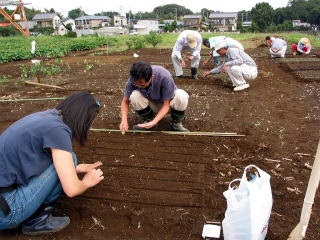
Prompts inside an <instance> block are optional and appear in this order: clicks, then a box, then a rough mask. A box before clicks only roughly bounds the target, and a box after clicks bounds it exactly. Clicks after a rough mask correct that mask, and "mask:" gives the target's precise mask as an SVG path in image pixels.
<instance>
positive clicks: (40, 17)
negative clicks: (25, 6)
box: [32, 13, 58, 21]
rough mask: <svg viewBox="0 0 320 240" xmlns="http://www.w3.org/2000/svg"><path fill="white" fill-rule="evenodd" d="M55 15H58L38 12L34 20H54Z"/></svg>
mask: <svg viewBox="0 0 320 240" xmlns="http://www.w3.org/2000/svg"><path fill="white" fill-rule="evenodd" d="M54 17H58V15H57V14H56V13H38V14H36V15H34V17H33V18H32V20H33V21H37V20H52V19H53V18H54Z"/></svg>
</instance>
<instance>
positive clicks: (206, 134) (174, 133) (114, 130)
mask: <svg viewBox="0 0 320 240" xmlns="http://www.w3.org/2000/svg"><path fill="white" fill-rule="evenodd" d="M90 130H91V131H95V132H121V131H120V130H118V129H104V128H91V129H90ZM126 133H163V134H171V135H185V136H215V137H244V136H245V135H242V134H237V133H228V132H177V131H152V130H127V131H126Z"/></svg>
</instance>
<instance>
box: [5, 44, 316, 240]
mask: <svg viewBox="0 0 320 240" xmlns="http://www.w3.org/2000/svg"><path fill="white" fill-rule="evenodd" d="M256 46H258V42H257V45H256ZM314 51H315V50H314ZM247 52H248V53H249V54H250V55H251V56H253V58H254V59H255V60H256V62H257V64H258V67H259V75H258V78H257V79H256V80H254V81H251V82H250V88H249V89H248V90H245V91H242V92H233V91H232V89H231V88H230V87H229V84H228V83H227V81H226V80H227V79H228V77H227V76H225V75H223V74H221V75H216V76H210V77H207V78H202V77H201V78H200V80H198V81H194V80H191V79H188V78H185V79H181V80H180V79H179V80H177V81H176V84H177V85H178V87H180V88H182V89H185V90H186V91H187V92H188V93H189V95H190V103H189V107H188V109H187V116H186V119H185V126H186V127H187V128H189V129H190V130H191V131H201V132H228V133H238V134H242V135H245V136H238V137H230V136H229V137H218V136H178V135H169V134H164V133H161V132H158V133H157V132H156V133H145V134H142V133H127V134H125V135H121V134H120V133H119V132H108V131H107V132H95V131H91V132H90V135H89V139H88V142H87V144H86V147H83V148H80V147H78V146H75V152H76V154H77V156H78V159H79V161H80V162H94V161H97V160H100V161H102V162H103V164H104V165H103V168H102V169H103V171H104V175H105V180H104V181H103V183H102V184H100V185H98V186H96V187H95V188H92V189H90V190H89V191H87V192H86V193H85V194H83V195H82V196H79V197H76V198H74V199H68V198H67V197H62V198H61V200H60V201H59V203H58V207H59V212H60V213H65V214H68V215H69V216H70V217H71V224H70V226H68V227H67V228H66V229H65V230H63V231H61V232H58V233H55V234H50V235H46V236H40V237H27V236H23V235H22V234H20V233H19V231H18V230H16V231H9V232H6V231H5V232H2V233H1V236H0V238H2V239H4V238H5V239H23V240H25V239H170V240H171V239H189V240H192V239H193V240H200V239H202V237H201V233H202V227H203V224H204V223H206V221H217V222H221V221H222V220H223V218H224V213H225V210H226V200H225V198H224V197H223V195H222V193H223V192H224V191H225V190H227V186H228V183H229V182H230V181H231V180H233V179H235V178H238V177H240V176H241V175H242V172H243V169H244V167H245V166H247V165H249V164H256V165H257V166H258V167H260V168H261V169H263V170H264V171H266V172H267V173H269V174H270V175H271V186H272V192H273V198H274V204H273V209H272V214H271V218H270V225H269V229H268V235H267V239H268V240H285V239H287V237H288V235H289V233H290V232H291V230H292V229H293V228H294V227H295V226H296V224H297V223H298V222H299V217H300V213H301V207H302V204H303V199H304V195H305V191H306V188H307V183H308V180H309V176H310V173H311V170H310V169H309V168H308V167H306V165H312V164H313V160H314V156H315V153H316V148H317V144H318V140H319V136H320V135H319V133H320V132H319V126H320V108H319V106H320V82H319V77H318V76H319V75H317V74H316V76H315V77H314V79H312V78H308V79H307V81H305V79H303V77H302V78H301V77H298V76H297V74H295V72H294V71H293V70H290V71H289V67H290V66H291V65H290V66H289V65H288V64H287V62H299V64H298V65H299V69H298V70H299V71H300V74H301V73H302V72H303V73H304V72H305V73H306V74H307V72H308V71H310V70H317V73H318V74H319V65H320V61H313V60H314V59H316V60H319V58H318V56H319V54H318V52H319V51H318V52H314V54H318V55H316V56H313V57H312V56H296V57H295V58H293V56H291V54H290V53H288V55H287V57H286V59H285V60H286V61H285V63H284V61H282V60H280V59H270V57H269V55H268V51H267V48H263V47H257V48H255V49H248V50H247ZM133 53H134V52H133V51H127V52H123V53H118V54H113V55H109V56H106V55H92V54H90V53H87V54H86V53H83V52H82V53H81V55H77V54H76V53H75V54H74V55H73V56H68V57H64V58H62V61H63V64H68V65H69V67H70V69H69V70H66V71H64V72H63V73H62V74H60V75H58V76H54V77H41V78H40V82H41V83H45V84H53V85H59V86H61V87H63V88H64V89H54V88H48V87H38V86H33V85H25V84H23V83H22V82H21V79H20V78H19V76H20V71H19V65H21V64H31V63H30V62H29V61H25V62H13V63H5V64H1V65H0V72H1V73H2V74H3V75H11V76H12V80H11V81H10V82H8V83H5V84H2V85H1V99H2V100H3V99H25V100H24V101H16V102H13V101H11V102H0V110H1V116H0V122H1V124H0V131H3V130H4V129H5V128H6V127H7V126H9V124H11V123H12V122H14V121H16V120H17V119H19V118H21V117H23V116H25V115H26V114H29V113H32V112H35V111H39V110H43V109H47V108H52V107H55V106H56V104H57V103H58V100H45V101H43V100H42V101H36V100H33V101H30V100H27V99H29V98H33V99H35V98H49V97H51V98H53V97H65V96H67V95H69V94H70V93H71V92H73V91H76V90H89V91H91V92H92V93H94V94H95V97H96V98H97V99H98V100H99V101H100V102H101V103H102V105H103V108H102V110H101V113H100V115H99V117H98V118H97V119H96V121H95V122H94V126H93V127H94V128H104V129H118V125H119V122H120V119H119V111H120V101H121V98H122V93H123V87H124V84H125V82H126V80H127V77H128V71H129V68H130V66H131V64H132V63H133V62H135V61H137V60H144V61H149V62H152V63H153V64H158V65H162V66H165V67H166V68H168V69H169V70H170V71H171V72H173V67H172V64H171V61H170V53H171V50H170V49H162V50H159V49H142V50H139V51H136V53H138V54H139V58H134V57H133ZM202 53H203V56H204V57H205V56H206V53H207V51H206V49H204V50H203V52H202ZM85 60H86V61H85ZM290 60H292V61H290ZM306 60H307V61H308V62H309V63H312V68H311V67H310V64H309V65H308V64H305V61H306ZM47 62H53V60H48V61H47ZM88 64H93V66H94V67H93V68H92V70H87V69H86V66H87V65H88ZM286 64H287V66H285V65H286ZM294 64H296V63H294ZM292 66H293V65H292ZM302 66H304V67H305V68H303V67H302ZM304 69H305V70H307V71H304ZM204 70H205V69H201V70H200V72H201V73H202V72H203V71H204ZM186 73H187V74H188V71H186ZM302 75H303V74H302ZM136 121H137V118H136V116H135V114H134V113H133V112H132V113H130V124H131V125H133V124H134V123H135V122H136ZM169 121H170V119H169V117H168V118H166V119H164V120H163V121H162V122H161V123H160V124H159V126H158V130H168V125H169ZM319 216H320V194H319V191H318V192H317V194H316V199H315V203H314V205H313V211H312V215H311V219H310V222H309V226H308V230H307V237H306V239H309V240H318V239H320V230H319V222H320V217H319ZM220 239H223V237H221V238H220Z"/></svg>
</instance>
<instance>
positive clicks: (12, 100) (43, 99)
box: [0, 97, 65, 102]
mask: <svg viewBox="0 0 320 240" xmlns="http://www.w3.org/2000/svg"><path fill="white" fill-rule="evenodd" d="M62 99H65V98H63V97H55V98H18V99H0V102H25V101H47V100H62Z"/></svg>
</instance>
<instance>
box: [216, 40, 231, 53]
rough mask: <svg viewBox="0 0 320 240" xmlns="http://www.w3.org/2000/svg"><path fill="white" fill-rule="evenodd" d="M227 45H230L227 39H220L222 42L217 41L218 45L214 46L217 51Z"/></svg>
mask: <svg viewBox="0 0 320 240" xmlns="http://www.w3.org/2000/svg"><path fill="white" fill-rule="evenodd" d="M226 47H228V44H227V42H226V41H224V40H223V41H220V42H217V43H216V45H215V47H214V50H215V51H218V50H220V49H221V48H226Z"/></svg>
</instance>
